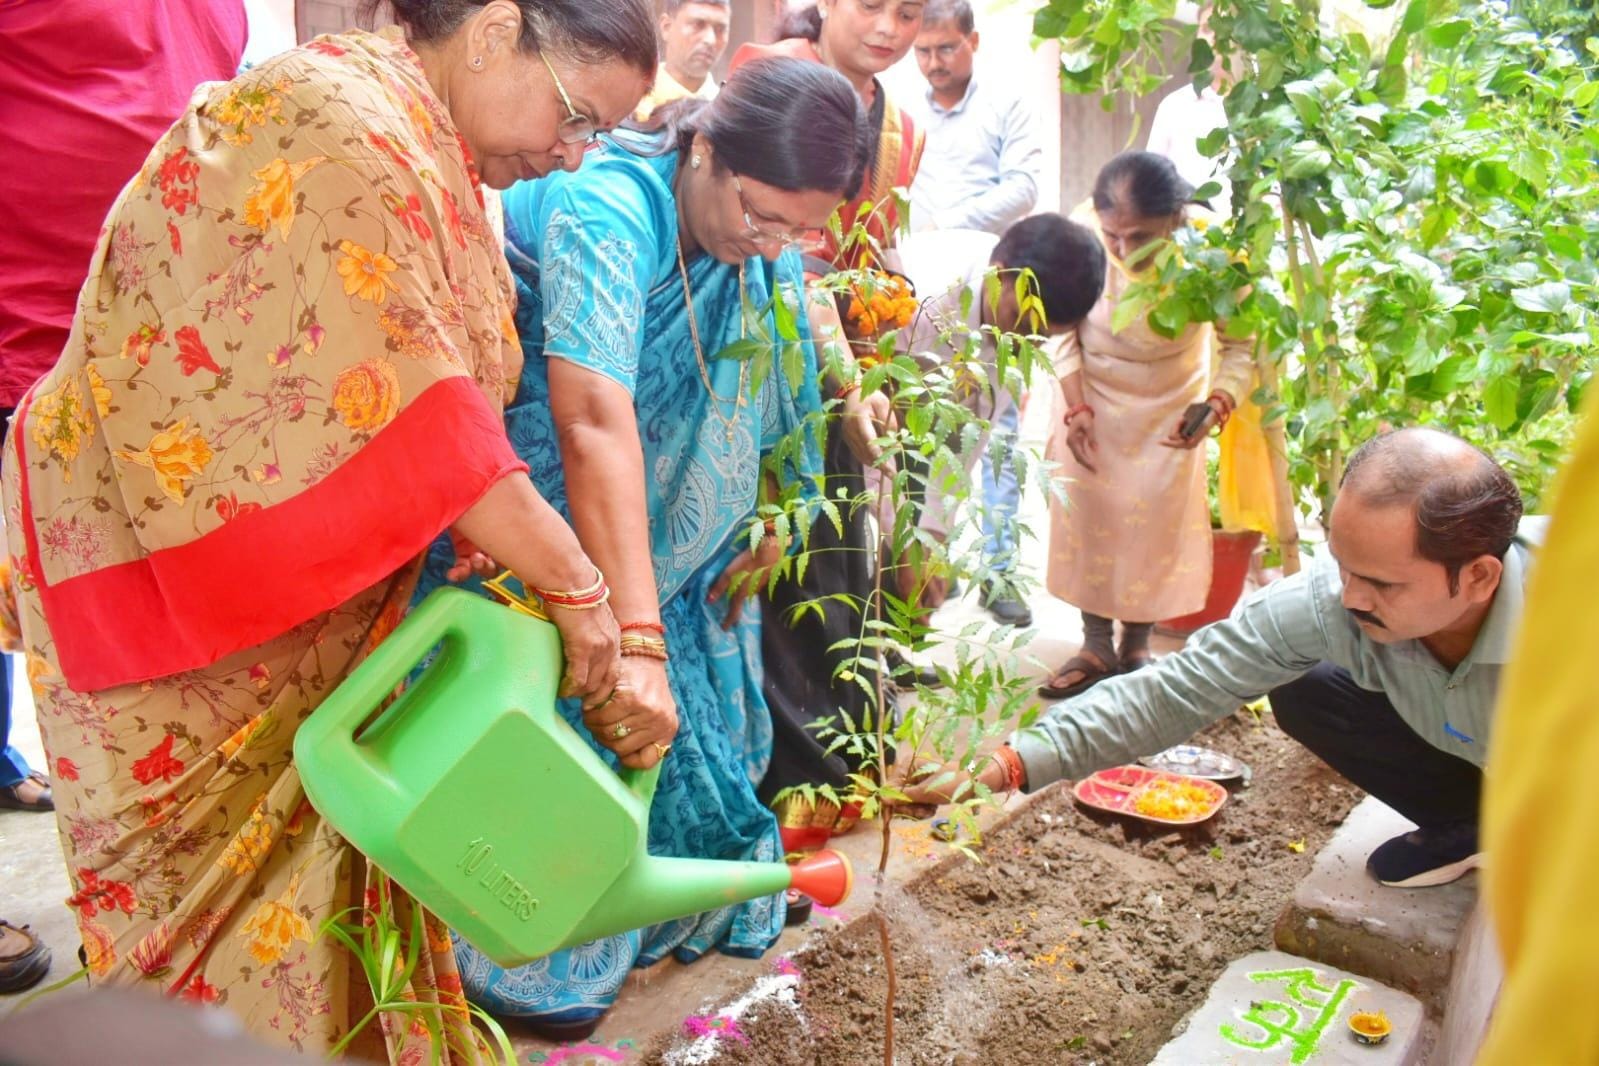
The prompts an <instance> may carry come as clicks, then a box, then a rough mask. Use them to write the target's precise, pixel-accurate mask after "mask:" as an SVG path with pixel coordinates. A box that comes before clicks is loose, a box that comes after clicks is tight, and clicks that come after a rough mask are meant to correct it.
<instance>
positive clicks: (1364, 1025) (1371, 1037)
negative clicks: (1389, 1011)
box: [1349, 1010, 1394, 1047]
mask: <svg viewBox="0 0 1599 1066" xmlns="http://www.w3.org/2000/svg"><path fill="white" fill-rule="evenodd" d="M1393 1031H1394V1027H1393V1025H1391V1024H1390V1023H1389V1021H1388V1015H1386V1014H1384V1013H1383V1012H1382V1011H1380V1010H1363V1011H1357V1012H1356V1013H1354V1014H1351V1015H1350V1016H1349V1033H1350V1035H1351V1036H1353V1037H1354V1038H1355V1040H1356V1041H1357V1042H1359V1043H1362V1044H1365V1045H1367V1046H1368V1047H1376V1046H1377V1045H1378V1044H1381V1043H1382V1042H1383V1041H1385V1040H1387V1039H1388V1034H1390V1033H1392V1032H1393Z"/></svg>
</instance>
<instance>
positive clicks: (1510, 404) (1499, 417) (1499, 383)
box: [1482, 377, 1521, 430]
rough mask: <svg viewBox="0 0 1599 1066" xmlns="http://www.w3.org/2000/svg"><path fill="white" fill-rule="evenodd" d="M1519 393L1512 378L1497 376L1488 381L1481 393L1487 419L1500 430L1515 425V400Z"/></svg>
mask: <svg viewBox="0 0 1599 1066" xmlns="http://www.w3.org/2000/svg"><path fill="white" fill-rule="evenodd" d="M1520 394H1521V392H1520V389H1519V388H1517V386H1516V382H1515V381H1514V379H1512V378H1509V377H1497V378H1494V379H1493V380H1492V381H1490V382H1488V387H1487V388H1485V389H1484V390H1483V393H1482V409H1483V413H1484V414H1486V415H1487V416H1488V421H1490V422H1492V423H1493V424H1494V425H1496V426H1498V427H1499V428H1500V429H1502V430H1505V429H1509V428H1510V427H1511V426H1513V425H1515V424H1516V400H1517V398H1518V397H1519V396H1520Z"/></svg>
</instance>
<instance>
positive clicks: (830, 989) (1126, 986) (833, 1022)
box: [644, 711, 1361, 1066]
mask: <svg viewBox="0 0 1599 1066" xmlns="http://www.w3.org/2000/svg"><path fill="white" fill-rule="evenodd" d="M1195 743H1197V744H1202V745H1205V746H1207V747H1211V748H1216V749H1218V750H1220V751H1224V752H1227V753H1228V754H1231V755H1234V756H1236V757H1237V758H1240V759H1242V760H1243V761H1244V762H1246V763H1248V764H1249V766H1250V767H1252V769H1253V772H1254V773H1253V781H1252V784H1251V785H1250V786H1249V787H1247V788H1238V787H1236V786H1235V787H1234V790H1233V795H1232V798H1231V799H1230V800H1229V801H1228V803H1227V805H1226V806H1225V807H1224V808H1223V809H1222V810H1221V812H1220V813H1219V814H1218V815H1217V816H1216V817H1214V818H1212V819H1211V820H1210V821H1209V822H1206V823H1204V824H1202V825H1199V826H1194V827H1190V828H1187V829H1184V830H1180V831H1173V830H1170V829H1166V828H1163V827H1159V826H1152V825H1146V824H1144V823H1138V822H1133V821H1131V820H1127V819H1122V818H1117V817H1116V816H1113V815H1099V814H1090V813H1089V812H1087V811H1085V810H1083V809H1082V808H1080V807H1079V806H1078V805H1077V804H1076V803H1075V802H1074V801H1073V799H1072V796H1071V793H1070V792H1069V791H1068V790H1067V789H1066V788H1065V787H1063V786H1059V785H1057V786H1055V787H1053V788H1051V789H1048V790H1046V791H1045V792H1044V793H1043V794H1041V795H1039V796H1038V797H1036V799H1035V801H1034V802H1033V803H1031V804H1030V805H1028V806H1026V807H1025V808H1023V809H1022V810H1021V811H1019V812H1018V813H1017V814H1016V816H1015V817H1013V818H1012V819H1011V820H1010V821H1008V822H1006V823H1004V824H1002V825H1000V826H999V828H997V829H996V830H995V831H993V832H991V833H990V834H989V835H988V837H987V839H986V840H985V841H984V846H983V847H982V849H981V850H982V854H983V857H984V861H983V863H981V864H978V863H974V862H970V861H968V860H965V859H962V858H960V857H958V856H956V857H955V858H954V859H953V860H952V861H950V862H946V863H942V864H940V865H938V866H936V867H934V868H932V869H931V870H930V872H929V874H928V875H927V876H924V877H922V878H920V879H918V880H917V881H916V882H914V883H913V884H912V885H911V886H910V888H909V889H908V890H907V891H906V892H905V893H903V894H901V893H899V892H898V891H897V890H891V891H890V892H889V893H888V894H886V895H885V898H884V910H885V911H886V913H887V914H888V920H889V925H890V929H891V930H892V936H893V944H894V960H895V968H896V972H897V978H898V1000H897V1004H896V1010H895V1025H894V1031H895V1045H896V1056H895V1057H896V1061H897V1062H899V1063H901V1064H915V1066H922V1064H928V1066H932V1064H945V1063H953V1064H957V1066H979V1064H982V1066H989V1064H995V1063H1007V1064H1018V1066H1021V1064H1029V1066H1030V1064H1035V1063H1036V1064H1044V1063H1050V1064H1053V1063H1087V1062H1097V1063H1101V1064H1123V1063H1125V1064H1127V1066H1133V1064H1142V1063H1147V1062H1148V1061H1149V1060H1150V1059H1151V1058H1153V1057H1154V1055H1155V1052H1156V1051H1157V1050H1158V1049H1159V1048H1160V1047H1161V1045H1163V1044H1164V1043H1166V1041H1167V1040H1168V1039H1169V1038H1170V1037H1171V1031H1172V1027H1173V1025H1175V1024H1176V1023H1177V1022H1178V1021H1179V1020H1180V1019H1181V1018H1182V1017H1183V1016H1184V1015H1185V1014H1187V1013H1188V1012H1189V1011H1190V1010H1192V1009H1193V1008H1194V1007H1196V1006H1197V1005H1198V1004H1199V1003H1201V1002H1202V1001H1203V1000H1204V998H1205V994H1206V991H1207V989H1208V987H1209V986H1210V984H1211V982H1212V981H1214V980H1215V978H1216V977H1217V976H1218V975H1219V974H1220V973H1221V971H1222V970H1223V969H1224V968H1225V967H1226V965H1227V963H1228V962H1229V961H1231V960H1232V959H1234V958H1237V957H1238V956H1241V955H1244V954H1247V953H1248V952H1252V951H1259V950H1263V949H1267V948H1270V947H1271V946H1272V943H1271V939H1272V938H1271V930H1272V924H1273V922H1274V921H1275V920H1276V918H1277V914H1278V912H1279V911H1280V910H1281V909H1282V907H1283V905H1284V903H1286V902H1287V900H1288V899H1289V897H1290V895H1291V894H1292V891H1293V887H1294V885H1295V884H1296V883H1297V882H1298V881H1299V879H1300V878H1301V877H1303V876H1304V875H1305V874H1306V873H1307V872H1308V871H1309V869H1310V865H1311V860H1312V859H1313V857H1314V856H1315V854H1316V851H1317V849H1318V848H1320V847H1321V845H1322V844H1323V843H1324V842H1325V841H1326V840H1327V838H1328V837H1329V836H1331V834H1332V832H1333V830H1335V829H1336V828H1337V827H1338V825H1339V824H1340V823H1341V822H1342V821H1343V819H1344V816H1345V815H1346V814H1348V813H1349V810H1350V808H1352V807H1353V806H1354V805H1355V803H1356V802H1358V801H1359V799H1360V798H1361V793H1360V792H1359V791H1358V790H1357V789H1355V788H1354V787H1353V786H1352V785H1350V784H1349V783H1348V782H1346V781H1344V780H1343V779H1342V778H1340V777H1338V776H1337V775H1336V774H1335V773H1333V772H1332V771H1331V770H1330V769H1328V768H1327V767H1326V766H1325V765H1324V764H1323V763H1321V762H1320V761H1319V760H1318V759H1317V758H1316V757H1315V756H1313V755H1311V754H1310V753H1309V752H1307V751H1306V750H1305V749H1304V748H1302V747H1300V746H1299V745H1298V744H1296V743H1295V742H1294V741H1292V740H1290V739H1289V738H1288V737H1287V736H1285V735H1284V734H1283V733H1282V732H1281V731H1280V730H1278V729H1277V728H1276V726H1275V723H1274V722H1273V721H1272V718H1271V716H1270V715H1269V714H1267V715H1265V716H1264V718H1263V720H1262V721H1261V722H1259V723H1257V721H1256V720H1255V718H1254V716H1253V715H1252V714H1250V713H1248V712H1244V711H1240V712H1239V713H1238V714H1235V715H1233V716H1232V717H1230V718H1227V719H1224V720H1223V721H1221V722H1218V723H1216V724H1215V725H1213V726H1211V727H1210V728H1209V729H1206V730H1205V731H1204V732H1202V733H1200V734H1199V735H1198V737H1197V738H1196V739H1195ZM896 831H898V829H897V828H896ZM872 881H873V879H872V878H869V877H864V876H863V877H861V878H860V879H859V880H858V882H857V886H856V891H857V892H870V891H872V890H873V883H872ZM775 964H776V967H777V969H776V971H775V972H774V976H773V977H770V978H767V979H765V984H764V985H757V986H756V987H755V988H754V989H752V990H751V992H750V994H748V995H746V996H744V997H742V999H740V1000H739V1001H738V1002H737V1004H736V1005H735V1007H733V1008H726V1007H724V1010H728V1011H729V1012H730V1013H728V1014H727V1015H726V1016H725V1019H724V1024H725V1028H724V1029H723V1030H722V1036H721V1038H720V1039H717V1040H716V1041H715V1042H714V1046H707V1042H706V1041H705V1040H704V1039H701V1040H699V1041H695V1042H693V1043H692V1044H690V1042H689V1041H688V1040H687V1039H686V1037H685V1036H683V1035H678V1036H675V1037H671V1038H666V1037H662V1038H659V1039H657V1040H656V1041H655V1042H654V1043H653V1044H652V1045H651V1046H650V1047H649V1048H648V1049H647V1053H646V1055H645V1057H644V1061H645V1062H649V1063H662V1064H665V1066H676V1064H679V1063H688V1062H693V1063H711V1062H714V1063H723V1064H732V1063H748V1064H759V1066H776V1064H796V1066H797V1064H802V1063H803V1064H813V1063H814V1064H827V1066H837V1064H856V1063H874V1062H882V1061H883V1059H882V1031H883V1015H882V1005H883V998H884V988H885V971H884V965H883V956H882V952H881V948H880V943H879V929H878V924H877V921H876V919H875V918H874V917H867V918H864V919H861V920H859V921H856V922H854V923H852V924H851V925H848V926H844V927H838V928H834V929H832V930H830V931H828V932H827V933H825V934H823V935H820V936H818V937H817V938H816V939H815V940H814V941H812V942H811V943H810V944H809V945H807V946H806V947H805V948H803V949H802V950H800V951H798V952H796V953H795V954H794V955H793V956H792V957H790V958H786V959H781V960H775ZM713 1010H714V1008H713Z"/></svg>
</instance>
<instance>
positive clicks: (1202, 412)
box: [1177, 403, 1216, 440]
mask: <svg viewBox="0 0 1599 1066" xmlns="http://www.w3.org/2000/svg"><path fill="white" fill-rule="evenodd" d="M1215 413H1216V409H1215V408H1213V407H1211V406H1210V404H1208V403H1191V404H1189V405H1188V406H1187V407H1185V408H1183V425H1182V428H1181V429H1179V430H1178V431H1177V432H1178V434H1179V435H1180V436H1181V437H1182V438H1183V440H1193V439H1194V438H1195V437H1197V436H1199V433H1200V430H1202V429H1204V428H1205V421H1206V420H1207V419H1208V418H1210V416H1211V415H1213V414H1215Z"/></svg>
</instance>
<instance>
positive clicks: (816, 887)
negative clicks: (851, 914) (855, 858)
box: [788, 849, 855, 907]
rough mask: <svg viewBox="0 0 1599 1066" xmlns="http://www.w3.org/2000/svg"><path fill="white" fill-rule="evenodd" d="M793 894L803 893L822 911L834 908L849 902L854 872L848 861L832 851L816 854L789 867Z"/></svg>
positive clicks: (853, 885)
mask: <svg viewBox="0 0 1599 1066" xmlns="http://www.w3.org/2000/svg"><path fill="white" fill-rule="evenodd" d="M788 869H789V873H790V875H792V878H793V880H792V881H791V882H790V884H791V885H792V886H793V887H794V890H795V891H796V892H803V893H805V894H806V895H807V896H809V897H811V898H812V899H814V900H815V901H816V902H818V903H820V904H821V905H822V906H824V907H836V906H838V905H839V904H840V903H842V902H844V900H846V899H848V898H849V893H850V889H852V888H854V887H855V871H854V870H852V869H851V868H850V864H849V859H847V858H845V857H844V856H843V855H841V854H839V853H838V852H836V851H833V850H831V849H829V850H824V851H818V852H817V853H816V854H815V855H812V856H811V857H810V858H808V859H801V860H800V861H799V862H797V863H795V864H794V865H793V866H790V867H789V868H788Z"/></svg>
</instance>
